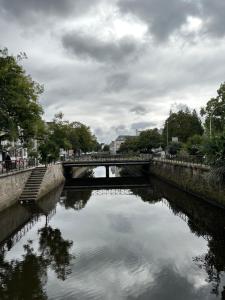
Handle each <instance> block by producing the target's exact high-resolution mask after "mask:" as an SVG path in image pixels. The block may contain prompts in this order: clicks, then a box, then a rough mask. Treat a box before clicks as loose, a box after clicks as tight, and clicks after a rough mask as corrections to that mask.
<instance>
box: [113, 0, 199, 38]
mask: <svg viewBox="0 0 225 300" xmlns="http://www.w3.org/2000/svg"><path fill="white" fill-rule="evenodd" d="M119 7H120V9H121V11H122V12H124V13H131V14H133V15H136V16H137V17H139V18H140V19H141V20H143V21H144V22H146V23H147V24H148V26H149V30H150V32H151V33H152V34H153V36H154V37H155V38H156V39H157V40H160V41H164V40H167V39H168V37H169V36H170V35H171V34H172V33H174V32H175V31H176V30H177V29H179V28H181V26H182V25H183V24H185V23H186V21H187V17H188V16H190V15H196V14H197V12H198V9H197V6H196V4H195V3H194V2H191V1H185V0H170V1H168V0H138V1H136V0H120V2H119Z"/></svg>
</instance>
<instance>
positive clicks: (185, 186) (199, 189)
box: [150, 159, 225, 206]
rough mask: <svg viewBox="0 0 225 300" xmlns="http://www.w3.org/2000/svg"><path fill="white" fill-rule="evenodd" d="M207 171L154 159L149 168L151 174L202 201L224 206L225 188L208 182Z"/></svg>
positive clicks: (198, 166)
mask: <svg viewBox="0 0 225 300" xmlns="http://www.w3.org/2000/svg"><path fill="white" fill-rule="evenodd" d="M209 170H210V168H209V167H208V166H204V165H198V164H191V163H184V162H178V161H171V160H165V159H164V160H161V159H154V161H153V162H152V163H151V166H150V173H151V174H154V175H156V176H157V177H159V178H161V179H163V180H165V181H167V182H169V183H171V184H173V185H175V186H177V187H179V188H181V189H182V190H184V191H186V192H189V193H192V194H193V195H196V196H198V197H200V198H202V199H204V200H207V201H209V202H212V203H214V204H216V205H219V206H225V188H224V187H221V186H218V185H213V184H212V183H211V182H210V181H209V179H208V174H209Z"/></svg>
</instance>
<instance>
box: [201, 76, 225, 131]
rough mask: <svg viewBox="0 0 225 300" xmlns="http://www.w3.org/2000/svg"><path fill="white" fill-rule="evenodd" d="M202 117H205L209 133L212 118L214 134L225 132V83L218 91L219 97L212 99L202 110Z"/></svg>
mask: <svg viewBox="0 0 225 300" xmlns="http://www.w3.org/2000/svg"><path fill="white" fill-rule="evenodd" d="M201 115H202V116H205V128H206V129H207V131H208V132H209V127H210V118H211V125H212V133H213V134H217V133H221V132H222V131H223V130H225V82H224V83H222V84H221V85H220V88H219V89H218V90H217V96H216V97H215V98H211V99H210V100H209V101H208V102H207V104H206V107H204V108H202V109H201Z"/></svg>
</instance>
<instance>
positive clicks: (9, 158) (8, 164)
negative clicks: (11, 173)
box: [5, 152, 11, 171]
mask: <svg viewBox="0 0 225 300" xmlns="http://www.w3.org/2000/svg"><path fill="white" fill-rule="evenodd" d="M10 167H11V157H10V155H9V152H7V153H6V157H5V168H6V170H7V171H8V170H9V169H10Z"/></svg>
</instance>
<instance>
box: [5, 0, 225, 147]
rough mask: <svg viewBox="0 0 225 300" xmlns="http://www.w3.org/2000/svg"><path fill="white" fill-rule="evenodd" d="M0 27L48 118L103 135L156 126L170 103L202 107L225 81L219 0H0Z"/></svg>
mask: <svg viewBox="0 0 225 300" xmlns="http://www.w3.org/2000/svg"><path fill="white" fill-rule="evenodd" d="M0 28H1V33H0V48H3V47H7V48H8V49H9V52H10V53H11V54H14V55H16V54H18V53H19V52H21V51H22V52H26V54H27V56H28V60H26V61H24V62H23V65H24V68H25V70H26V71H27V73H29V74H30V75H31V76H32V78H33V79H34V80H36V81H38V82H39V83H41V84H43V85H44V87H45V92H44V94H43V95H41V97H40V102H41V104H42V105H43V107H44V110H45V116H44V117H45V119H47V120H51V119H52V118H53V116H54V114H55V113H57V112H59V111H62V112H63V113H64V115H65V119H69V120H70V121H72V120H74V121H80V122H83V123H85V124H86V125H89V126H90V127H91V129H92V130H93V132H94V133H95V134H96V136H97V138H98V140H99V141H100V142H107V143H108V142H110V141H111V140H113V139H115V138H116V137H117V136H118V135H125V134H131V135H134V134H135V131H136V129H137V130H141V129H145V128H153V127H159V128H160V127H162V126H163V122H164V120H165V119H166V118H167V116H168V114H169V111H170V108H171V106H174V103H177V104H178V105H179V104H186V105H188V106H189V107H190V108H191V109H194V108H196V109H197V111H198V110H199V108H200V107H202V106H203V105H205V104H206V102H207V101H208V100H209V99H210V98H211V97H213V96H215V95H216V90H217V89H218V87H219V85H220V84H221V83H222V82H224V81H225V68H224V66H225V55H224V54H225V1H224V0H169V1H168V0H111V1H107V0H92V1H90V0H63V1H62V0H36V1H35V0H19V1H18V0H0ZM175 106H176V105H175Z"/></svg>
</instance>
